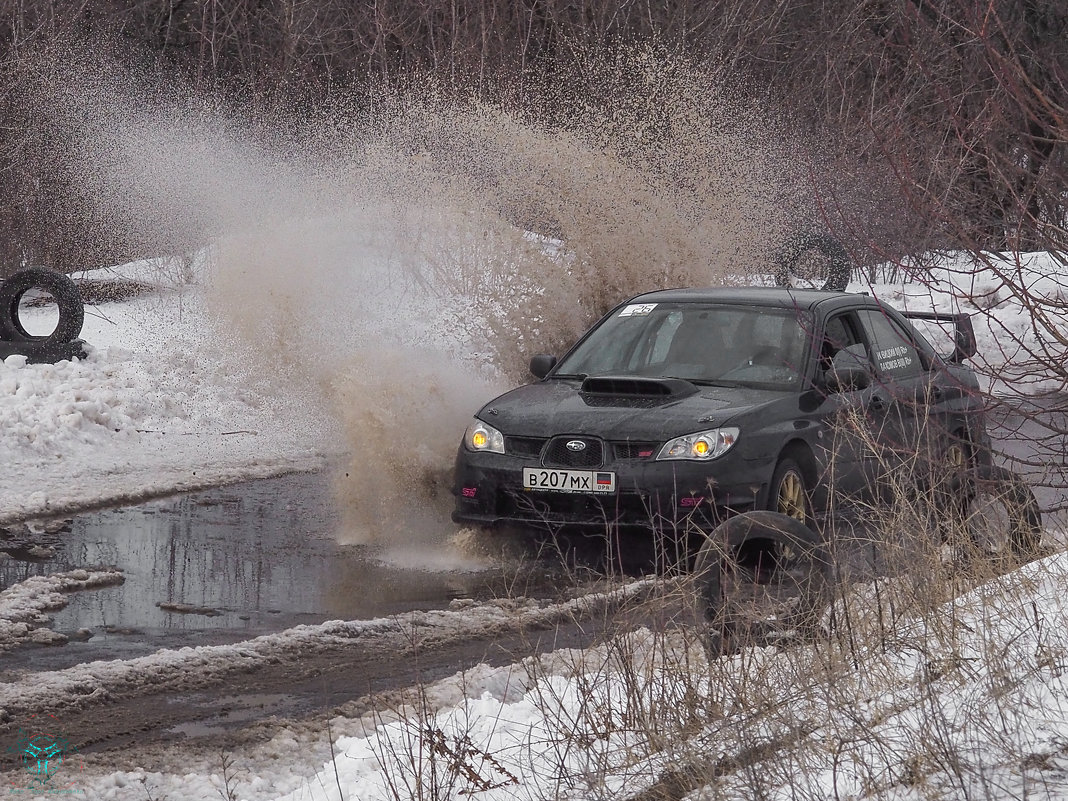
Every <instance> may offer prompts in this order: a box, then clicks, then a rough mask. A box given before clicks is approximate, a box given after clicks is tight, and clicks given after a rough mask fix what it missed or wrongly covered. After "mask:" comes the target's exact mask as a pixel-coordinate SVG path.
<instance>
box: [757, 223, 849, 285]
mask: <svg viewBox="0 0 1068 801" xmlns="http://www.w3.org/2000/svg"><path fill="white" fill-rule="evenodd" d="M809 251H816V252H817V253H819V254H820V255H821V256H823V258H824V259H825V267H824V269H823V271H822V274H821V276H820V277H821V278H823V279H824V283H823V285H822V287H821V288H822V289H825V290H832V291H836V292H844V291H845V289H846V287H847V286H849V276H850V273H851V272H852V266H851V265H850V262H849V254H848V253H846V250H845V248H844V247H842V243H841V242H839V241H838V240H837V239H835V238H834V237H833V236H831V235H830V234H825V233H820V232H817V231H810V232H806V233H801V234H797V235H796V236H793V237H791V238H790V239H789V240H788V241H787V242H786V244H785V245H783V246H782V248H780V249H779V253H778V254H777V258H776V262H775V283H776V284H778V285H779V286H791V285H792V282H791V279H792V277H793V276H794V275H795V268H796V267H797V263H798V262H799V261H800V260H801V257H802V256H804V255H805V254H806V253H808V252H809Z"/></svg>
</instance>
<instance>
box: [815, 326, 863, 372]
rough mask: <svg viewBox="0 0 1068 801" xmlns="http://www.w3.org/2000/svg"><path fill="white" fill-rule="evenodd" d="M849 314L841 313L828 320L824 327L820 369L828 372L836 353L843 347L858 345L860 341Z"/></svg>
mask: <svg viewBox="0 0 1068 801" xmlns="http://www.w3.org/2000/svg"><path fill="white" fill-rule="evenodd" d="M849 317H850V316H849V315H847V314H839V315H838V316H837V317H832V318H831V319H830V320H828V321H827V325H826V326H825V327H824V329H823V342H822V343H821V344H820V357H819V358H820V369H821V370H823V371H824V372H826V371H827V370H828V369H830V366H831V361H832V360H833V359H834V355H835V354H836V353H838V351H840V350H842V349H843V348H848V347H849V346H850V345H856V344H858V343H859V342H860V339H859V338H858V337H857V334H856V331H855V330H854V325H853V324H852V322H851V321H850V319H849Z"/></svg>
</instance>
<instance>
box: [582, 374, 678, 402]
mask: <svg viewBox="0 0 1068 801" xmlns="http://www.w3.org/2000/svg"><path fill="white" fill-rule="evenodd" d="M580 391H581V392H582V393H583V394H584V395H600V396H608V397H613V398H619V397H635V398H650V399H658V400H671V399H674V398H683V397H686V396H687V395H693V394H695V393H696V392H697V387H695V386H694V385H693V384H691V383H690V382H689V381H684V380H683V379H681V378H642V377H641V376H633V375H591V376H590V377H589V378H586V379H585V380H584V381H583V382H582V386H581V387H580Z"/></svg>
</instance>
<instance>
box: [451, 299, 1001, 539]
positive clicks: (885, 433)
mask: <svg viewBox="0 0 1068 801" xmlns="http://www.w3.org/2000/svg"><path fill="white" fill-rule="evenodd" d="M926 316H928V317H937V318H939V319H942V320H944V321H948V322H949V323H951V324H952V325H953V326H954V335H955V337H956V347H955V349H954V352H953V353H951V354H947V355H945V356H942V355H939V354H938V353H937V352H936V351H935V349H934V347H932V346H931V345H930V344H929V342H928V341H927V340H926V339H925V338H924V337H923V336H922V335H921V334H920V333H919V332H918V331H917V330H916V328H915V327H914V326H913V325H912V324H911V323H910V322H909V320H908V319H906V317H905V316H903V315H902V314H901V313H899V312H897V311H895V310H893V309H890V308H888V307H886V306H883V305H882V304H880V303H878V302H877V301H876V300H875V299H874V298H871V297H869V296H867V295H862V294H847V293H844V292H825V291H814V290H792V289H778V288H751V289H689V290H666V291H659V292H653V293H648V294H645V295H640V296H638V297H635V298H632V299H630V300H628V301H626V302H625V303H622V304H620V305H619V306H617V307H616V308H615V309H613V310H612V311H611V312H609V313H608V314H607V315H606V316H605V317H604V318H602V319H601V320H600V322H598V323H597V324H596V325H594V326H593V328H591V329H590V330H589V331H588V332H587V333H586V334H585V335H584V336H583V337H582V338H581V339H579V341H578V342H577V343H576V344H575V345H574V346H573V347H572V348H571V350H570V351H569V352H568V353H567V354H566V355H565V356H564V357H563V358H562V359H561V360H560V361H559V362H557V361H556V359H555V358H554V357H551V356H536V357H534V359H532V360H531V372H532V373H533V374H534V375H535V376H536V377H538V378H539V379H540V380H539V381H537V382H535V383H532V384H528V385H525V386H521V387H519V388H517V389H514V390H512V391H510V392H508V393H505V394H504V395H501V396H500V397H498V398H495V399H493V400H491V401H490V402H489V403H487V404H486V405H485V406H483V407H482V408H481V409H480V410H479V411H478V412H477V414H476V415H475V419H474V420H473V421H472V423H471V426H470V427H469V428H468V430H467V432H466V434H465V435H464V439H463V442H462V443H461V445H460V448H459V452H458V454H457V458H456V468H455V483H454V488H453V491H454V494H455V496H456V508H455V511H454V513H453V519H454V520H455V521H456V522H459V523H465V524H475V525H489V526H494V525H498V524H517V523H518V524H522V525H524V526H537V527H543V528H547V529H549V530H557V529H559V528H560V527H573V526H580V527H596V528H599V529H604V528H605V527H606V526H607V527H611V526H640V527H647V528H648V527H651V528H656V529H661V530H663V529H666V528H672V527H675V528H677V527H679V526H684V525H687V524H689V523H695V524H697V525H698V526H700V527H701V528H706V527H707V526H709V525H712V524H714V523H715V522H716V521H718V520H721V519H722V518H723V517H724V516H725V515H728V514H731V513H735V512H740V511H745V510H750V509H769V508H770V509H777V510H779V511H785V512H786V513H789V514H791V515H792V516H795V517H799V518H801V519H805V518H806V517H807V516H808V515H811V514H813V513H816V514H819V513H821V512H822V511H823V510H824V509H826V507H827V504H828V499H829V498H830V497H832V496H833V497H839V493H840V496H841V497H844V498H856V497H863V498H871V497H873V495H875V494H877V493H878V492H879V490H880V486H881V481H882V479H885V477H886V475H887V474H888V473H894V472H895V471H900V470H901V469H902V468H905V467H907V468H908V469H909V471H910V474H916V475H918V476H920V478H921V480H922V477H923V475H925V474H930V473H931V471H932V470H933V471H938V470H942V469H943V468H944V466H945V464H946V463H947V462H948V463H952V462H954V461H958V462H959V461H960V460H961V459H971V460H976V459H983V458H986V456H985V455H986V454H987V452H988V449H989V437H988V434H987V431H986V425H985V421H984V415H983V404H982V402H981V399H980V397H979V391H978V390H979V385H978V382H977V380H976V377H975V375H974V374H973V372H972V371H971V370H970V369H969V368H967V367H966V366H964V365H963V364H962V362H963V360H964V359H965V358H967V357H968V356H971V355H973V354H974V352H975V344H974V336H973V335H972V333H971V326H970V322H969V321H968V319H967V317H965V316H941V315H926ZM918 456H919V458H918ZM832 490H833V491H834V492H832Z"/></svg>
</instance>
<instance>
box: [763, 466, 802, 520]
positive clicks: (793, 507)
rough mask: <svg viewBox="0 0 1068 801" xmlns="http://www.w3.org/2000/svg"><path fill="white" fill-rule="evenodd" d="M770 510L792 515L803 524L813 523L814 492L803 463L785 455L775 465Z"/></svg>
mask: <svg viewBox="0 0 1068 801" xmlns="http://www.w3.org/2000/svg"><path fill="white" fill-rule="evenodd" d="M768 510H769V511H772V512H777V513H779V514H783V515H786V516H787V517H791V518H793V519H794V520H797V521H798V522H799V523H801V525H806V526H807V525H809V524H811V523H812V519H813V515H812V494H811V489H810V488H809V486H808V480H807V479H806V478H805V471H804V470H802V469H801V465H800V464H798V463H797V462H796V461H795V460H794V459H792V458H790V457H783V458H782V459H780V460H779V463H778V464H777V465H775V472H774V473H772V474H771V484H770V485H769V486H768Z"/></svg>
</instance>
